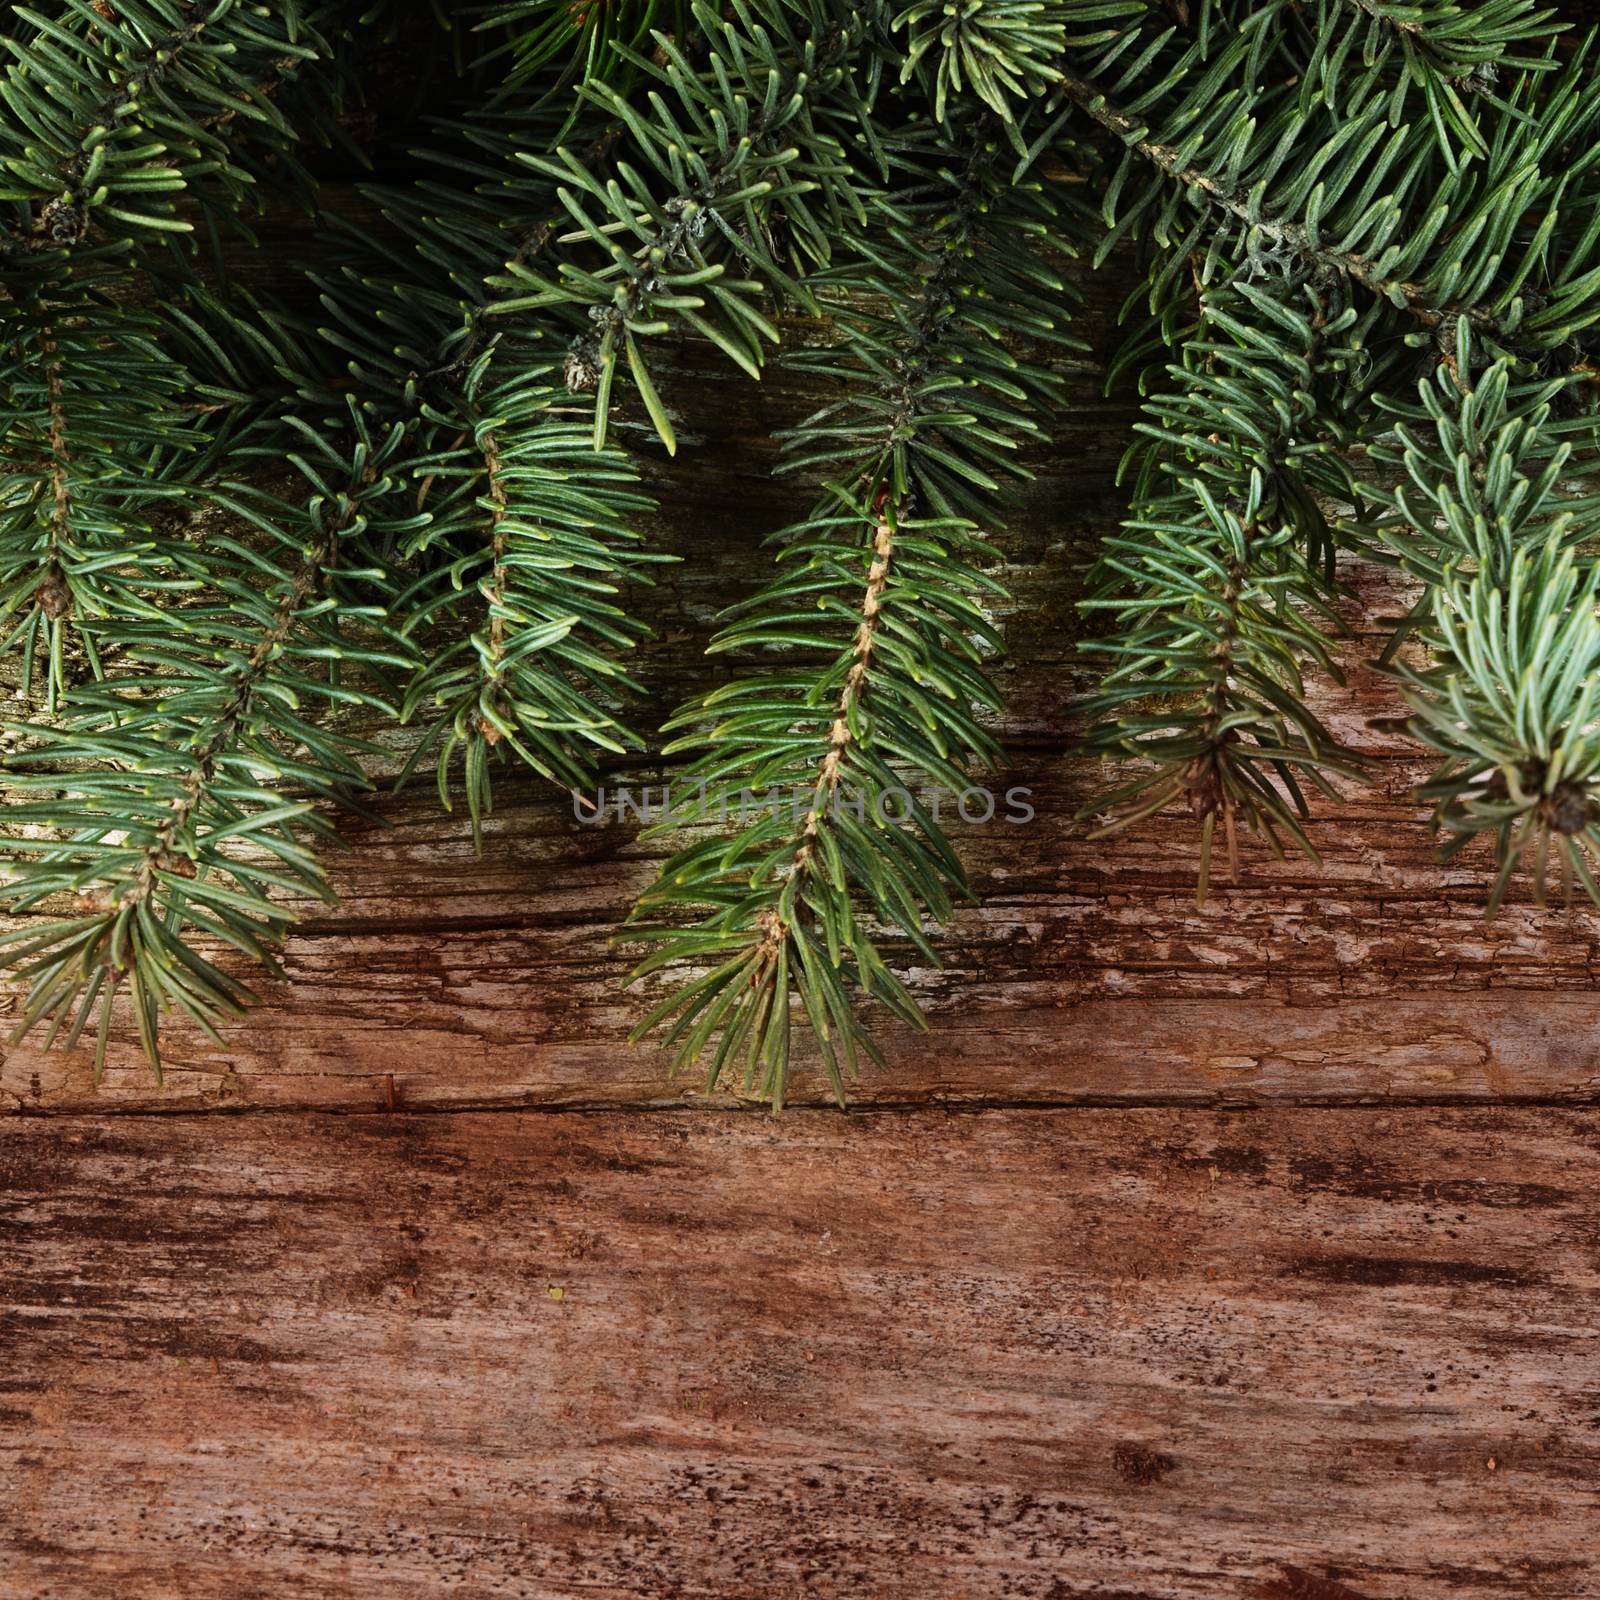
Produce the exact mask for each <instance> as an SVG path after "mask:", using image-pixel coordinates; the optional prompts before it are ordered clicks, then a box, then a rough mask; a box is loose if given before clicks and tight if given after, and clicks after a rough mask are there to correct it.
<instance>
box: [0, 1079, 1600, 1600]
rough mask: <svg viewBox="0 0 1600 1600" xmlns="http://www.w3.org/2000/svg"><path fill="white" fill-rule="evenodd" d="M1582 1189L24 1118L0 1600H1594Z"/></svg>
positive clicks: (1204, 1124) (1311, 1128)
mask: <svg viewBox="0 0 1600 1600" xmlns="http://www.w3.org/2000/svg"><path fill="white" fill-rule="evenodd" d="M1597 1184H1600V1113H1596V1112H1592V1111H1563V1110H1555V1109H1523V1110H1513V1109H1505V1108H1498V1109H1483V1108H1478V1109H1474V1108H1456V1109H1453V1110H1447V1109H1441V1110H1435V1111H1432V1112H1426V1113H1418V1112H1408V1113H1404V1114H1389V1113H1385V1112H1373V1111H1359V1110H1354V1111H1352V1110H1316V1109H1311V1110H1278V1111H1274V1112H1271V1113H1232V1114H1230V1113H1212V1112H1200V1111H1193V1110H1189V1111H1173V1110H1162V1109H1149V1110H1142V1111H1123V1110H1102V1111H1059V1112H1051V1111H1046V1112H985V1113H968V1114H959V1115H956V1114H952V1115H940V1114H936V1113H932V1112H927V1111H924V1112H921V1113H918V1114H913V1115H907V1114H895V1113H879V1114H861V1115H857V1116H852V1117H841V1116H839V1115H837V1114H833V1113H827V1112H822V1113H805V1112H792V1113H789V1114H786V1115H785V1116H784V1117H783V1118H781V1119H779V1120H778V1121H776V1122H773V1121H771V1120H769V1119H767V1118H765V1117H758V1116H736V1117H730V1116H726V1115H715V1114H705V1113H683V1114H676V1115H664V1114H659V1113H657V1114H638V1113H634V1114H607V1113H596V1114H589V1115H584V1116H561V1115H541V1114H532V1113H509V1114H497V1115H485V1114H466V1115H462V1116H454V1117H439V1116H433V1117H422V1118H417V1117H405V1116H393V1117H332V1118H330V1117H316V1116H299V1117H294V1118H284V1117H234V1118H218V1117H212V1118H176V1119H174V1118H125V1119H110V1120H108V1119H98V1120H95V1121H84V1120H74V1119H58V1120H22V1121H13V1122H12V1123H11V1124H10V1125H9V1126H8V1127H7V1129H6V1130H5V1133H4V1135H3V1139H0V1204H3V1208H4V1211H3V1214H4V1230H5V1231H4V1236H3V1237H4V1245H3V1249H4V1255H3V1258H0V1279H3V1284H0V1303H3V1304H4V1305H5V1306H6V1307H7V1308H8V1309H7V1311H6V1313H5V1316H4V1323H3V1329H0V1349H3V1351H4V1357H3V1366H4V1382H3V1391H4V1392H3V1393H0V1407H3V1409H0V1478H3V1481H4V1483H5V1485H6V1493H5V1495H4V1496H3V1497H0V1543H5V1542H9V1549H10V1557H9V1563H10V1564H9V1566H6V1567H4V1568H0V1593H3V1594H4V1595H5V1596H6V1600H46V1597H50V1600H67V1597H70V1600H98V1597H101V1596H105V1597H115V1600H147V1597H162V1600H165V1597H168V1596H173V1597H176V1596H182V1597H183V1600H204V1597H208V1596H222V1597H226V1600H255V1597H262V1600H265V1597H267V1596H271V1597H273V1600H282V1597H285V1596H291V1595H306V1596H311V1595H315V1596H318V1597H319V1600H325V1597H345V1596H348V1597H352V1600H357V1597H365V1596H369V1595H370V1596H374V1597H376V1596H379V1595H382V1596H385V1597H395V1600H404V1597H422V1596H428V1597H433V1596H441V1595H461V1596H463V1597H470V1600H487V1597H490V1596H521V1597H530V1600H531V1597H557V1596H562V1597H565V1596H574V1597H576V1596H579V1595H583V1596H640V1597H646V1600H668V1597H675V1596H690V1595H693V1596H728V1597H740V1600H745V1597H753V1596H761V1597H763V1600H767V1597H771V1600H781V1597H788V1596H819V1597H823V1596H836V1597H839V1600H863V1597H867V1596H872V1597H882V1600H888V1597H896V1596H907V1597H910V1596H916V1597H919V1600H922V1597H928V1600H956V1597H958V1596H965V1597H968V1600H980V1597H981V1600H1000V1597H1013V1600H1024V1597H1028V1600H1073V1597H1088V1596H1091V1595H1092V1596H1098V1597H1102V1600H1106V1597H1115V1600H1153V1597H1160V1600H1189V1597H1194V1600H1201V1597H1205V1600H1216V1597H1219V1596H1246V1595H1255V1594H1276V1595H1278V1596H1280V1597H1281V1596H1283V1595H1291V1596H1292V1595H1298V1596H1301V1597H1302V1600H1318V1597H1324V1600H1325V1597H1327V1596H1332V1595H1336V1594H1337V1595H1342V1593H1343V1591H1342V1590H1339V1589H1326V1590H1324V1589H1319V1588H1317V1587H1315V1586H1312V1587H1305V1586H1301V1587H1294V1586H1293V1585H1294V1584H1295V1583H1297V1582H1300V1580H1296V1579H1294V1578H1293V1577H1292V1575H1290V1576H1286V1575H1285V1568H1293V1569H1299V1570H1300V1572H1301V1573H1302V1574H1304V1575H1305V1578H1304V1583H1306V1584H1312V1585H1314V1584H1315V1583H1320V1582H1323V1581H1327V1580H1332V1581H1334V1582H1336V1583H1339V1584H1342V1585H1344V1586H1345V1587H1346V1588H1348V1589H1349V1590H1350V1591H1352V1592H1353V1593H1355V1594H1356V1595H1358V1596H1361V1597H1365V1600H1474V1597H1479V1596H1496V1595H1505V1596H1516V1597H1518V1600H1578V1597H1589V1596H1595V1595H1600V1574H1597V1573H1596V1571H1595V1569H1594V1566H1593V1561H1594V1557H1595V1542H1594V1532H1595V1528H1596V1527H1597V1526H1600V1489H1597V1485H1600V1334H1597V1332H1596V1329H1595V1319H1594V1315H1593V1308H1594V1302H1595V1295H1596V1292H1597V1290H1600V1223H1597V1220H1596V1215H1595V1208H1594V1205H1593V1195H1594V1193H1595V1190H1596V1186H1597ZM1274 1586H1276V1587H1274Z"/></svg>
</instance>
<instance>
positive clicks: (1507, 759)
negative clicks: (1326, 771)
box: [1373, 326, 1600, 915]
mask: <svg viewBox="0 0 1600 1600" xmlns="http://www.w3.org/2000/svg"><path fill="white" fill-rule="evenodd" d="M1475 364H1477V363H1476V361H1475V352H1474V349H1473V345H1472V341H1471V336H1470V332H1469V331H1468V330H1467V329H1466V328H1465V326H1463V327H1462V328H1461V329H1460V330H1459V332H1458V335H1457V341H1456V349H1455V351H1454V352H1453V354H1452V358H1451V360H1450V362H1449V363H1447V364H1446V363H1441V364H1440V366H1439V368H1438V369H1437V371H1436V372H1435V373H1434V374H1433V375H1432V377H1431V378H1430V379H1429V380H1427V381H1426V382H1424V384H1423V385H1422V388H1421V396H1420V398H1421V404H1420V405H1408V406H1396V407H1394V408H1393V409H1394V410H1395V411H1397V413H1398V414H1399V416H1400V417H1401V418H1402V419H1403V420H1401V422H1400V423H1399V425H1398V426H1397V427H1396V429H1395V432H1394V438H1393V441H1392V442H1389V443H1383V444H1380V445H1379V446H1378V447H1377V448H1376V449H1375V450H1374V451H1373V464H1374V466H1375V467H1376V468H1378V469H1379V473H1378V481H1377V483H1376V484H1375V486H1374V490H1373V492H1374V494H1375V495H1376V496H1377V497H1378V498H1379V499H1380V500H1381V501H1382V502H1383V503H1384V505H1385V510H1386V515H1385V516H1384V517H1383V518H1381V519H1380V520H1379V522H1378V524H1377V531H1378V534H1379V536H1380V537H1381V538H1382V539H1383V541H1384V543H1385V544H1386V545H1387V546H1388V548H1389V549H1390V550H1392V551H1393V553H1394V555H1395V556H1396V558H1397V559H1398V560H1399V561H1400V563H1401V564H1402V565H1403V566H1404V567H1405V568H1406V570H1408V571H1410V572H1412V573H1414V574H1415V575H1417V576H1419V577H1421V578H1423V579H1424V580H1425V581H1426V582H1427V583H1428V584H1429V589H1428V591H1427V593H1426V594H1425V597H1424V602H1423V603H1422V604H1421V605H1420V606H1419V608H1418V612H1417V613H1416V619H1417V621H1418V622H1419V623H1420V626H1418V627H1417V628H1415V630H1407V631H1408V632H1410V633H1411V634H1412V637H1413V639H1414V641H1415V643H1416V644H1417V645H1418V646H1420V648H1421V659H1420V661H1410V660H1405V659H1403V658H1402V659H1400V660H1399V662H1398V664H1397V665H1396V667H1395V668H1394V670H1395V672H1396V674H1397V675H1398V677H1399V678H1400V680H1401V684H1402V687H1403V689H1404V692H1405V696H1406V700H1407V702H1408V703H1409V705H1410V707H1411V715H1410V717H1409V718H1408V719H1407V720H1406V722H1405V727H1406V728H1407V729H1408V731H1410V732H1411V733H1412V735H1413V736H1414V737H1416V738H1417V739H1419V740H1420V742H1421V743H1422V744H1423V745H1424V746H1426V747H1427V748H1428V749H1430V750H1432V751H1434V752H1435V753H1436V754H1437V755H1438V756H1439V758H1440V759H1439V763H1438V766H1437V769H1436V770H1435V772H1434V774H1433V775H1432V777H1431V778H1430V779H1429V781H1428V782H1427V783H1426V784H1424V785H1423V786H1422V788H1421V789H1420V791H1419V796H1420V798H1422V799H1423V800H1425V801H1427V802H1428V803H1430V804H1431V805H1432V806H1433V808H1434V817H1433V821H1434V827H1435V829H1436V830H1437V831H1440V832H1442V833H1444V834H1445V835H1446V836H1447V841H1448V842H1447V844H1446V846H1445V850H1444V855H1445V857H1446V858H1449V857H1452V856H1454V855H1455V854H1457V852H1459V851H1460V850H1462V849H1463V848H1465V847H1466V846H1467V845H1469V844H1471V843H1472V842H1473V841H1474V840H1475V839H1477V838H1478V837H1479V836H1481V835H1483V834H1488V835H1490V836H1491V838H1492V842H1493V845H1494V854H1495V864H1496V868H1497V871H1496V876H1495V880H1494V885H1493V887H1492V889H1491V891H1490V894H1489V899H1488V907H1487V909H1488V912H1489V913H1490V914H1491V915H1492V914H1493V913H1494V911H1495V910H1496V909H1497V908H1498V907H1499V905H1500V904H1501V903H1502V901H1503V900H1504V898H1505V895H1506V893H1507V892H1508V890H1509V888H1510V885H1511V882H1512V878H1513V876H1514V874H1515V872H1516V870H1517V868H1518V867H1519V866H1520V865H1523V864H1531V866H1532V869H1533V890H1534V895H1535V898H1536V899H1538V900H1541V901H1542V899H1543V896H1544V892H1545V884H1546V880H1547V875H1548V870H1549V866H1550V858H1551V856H1552V854H1554V855H1555V857H1556V862H1557V864H1558V866H1559V870H1560V875H1561V879H1562V885H1563V891H1564V893H1565V894H1566V895H1567V896H1570V893H1571V889H1572V886H1573V884H1574V881H1576V882H1577V883H1580V884H1582V886H1583V887H1584V889H1585V890H1586V891H1587V892H1588V893H1589V894H1590V895H1591V896H1592V897H1594V898H1595V899H1596V900H1597V902H1600V886H1597V885H1596V882H1595V878H1594V875H1593V872H1592V870H1591V865H1590V860H1589V857H1590V856H1592V855H1593V854H1594V852H1595V850H1596V847H1597V846H1600V828H1597V826H1596V824H1597V822H1600V700H1597V695H1600V687H1597V686H1600V620H1597V618H1600V613H1597V610H1596V596H1595V588H1596V582H1597V568H1596V564H1595V550H1596V543H1597V540H1600V495H1596V494H1594V493H1593V492H1589V491H1587V490H1584V491H1574V490H1573V489H1572V488H1571V487H1570V483H1571V478H1572V472H1573V466H1574V462H1573V455H1574V439H1575V438H1576V439H1579V440H1581V441H1582V442H1583V445H1584V447H1585V451H1586V455H1587V457H1588V458H1589V459H1588V461H1587V462H1586V464H1587V465H1591V466H1592V458H1593V454H1594V440H1593V424H1592V419H1589V418H1583V417H1579V418H1574V419H1571V420H1568V421H1567V422H1562V421H1561V420H1559V419H1558V418H1557V416H1556V415H1555V412H1554V410H1553V402H1555V401H1557V400H1559V399H1561V398H1562V395H1563V391H1564V390H1565V389H1566V387H1567V385H1566V383H1565V382H1564V381H1563V380H1561V379H1555V380H1545V381H1533V382H1529V381H1525V380H1524V381H1521V382H1519V381H1517V380H1515V379H1514V377H1513V375H1512V372H1511V369H1510V366H1509V365H1508V363H1506V362H1505V361H1504V360H1501V361H1497V362H1489V363H1486V364H1483V365H1482V370H1481V371H1475V370H1474V367H1475ZM1384 469H1389V470H1388V471H1385V470H1384ZM1394 469H1400V470H1399V471H1398V472H1395V471H1394Z"/></svg>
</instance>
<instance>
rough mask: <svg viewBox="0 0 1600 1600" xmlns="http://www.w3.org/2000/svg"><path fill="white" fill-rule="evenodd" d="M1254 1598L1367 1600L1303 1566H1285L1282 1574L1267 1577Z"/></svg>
mask: <svg viewBox="0 0 1600 1600" xmlns="http://www.w3.org/2000/svg"><path fill="white" fill-rule="evenodd" d="M1254 1592H1255V1596H1256V1600H1367V1596H1366V1595H1363V1594H1358V1593H1357V1592H1356V1591H1355V1590H1354V1589H1351V1588H1349V1587H1348V1586H1347V1585H1345V1584H1342V1583H1337V1582H1335V1581H1334V1580H1333V1579H1332V1578H1319V1577H1318V1576H1317V1575H1316V1574H1315V1573H1314V1572H1307V1571H1306V1570H1305V1568H1304V1567H1291V1566H1285V1567H1284V1568H1283V1569H1282V1576H1281V1577H1277V1578H1269V1579H1268V1580H1267V1581H1266V1582H1265V1583H1263V1584H1261V1585H1260V1586H1259V1587H1258V1588H1257V1589H1256V1590H1255V1591H1254Z"/></svg>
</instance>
